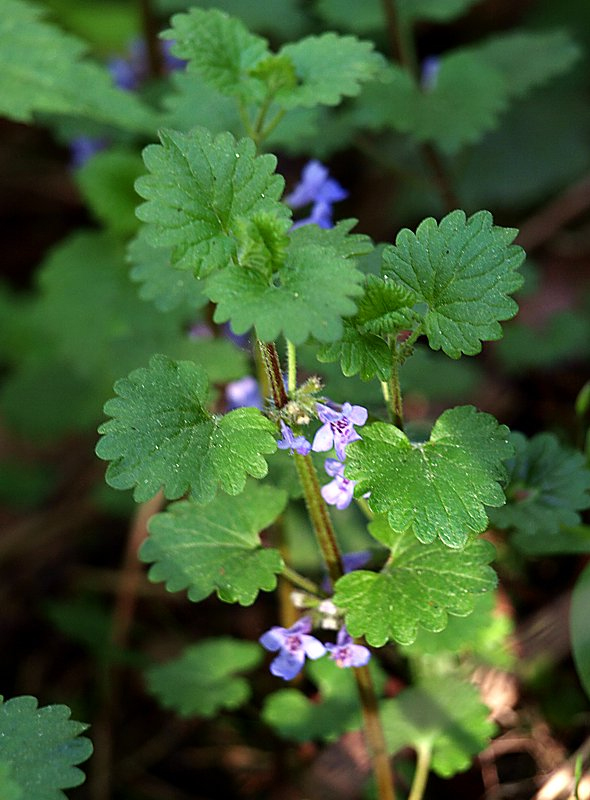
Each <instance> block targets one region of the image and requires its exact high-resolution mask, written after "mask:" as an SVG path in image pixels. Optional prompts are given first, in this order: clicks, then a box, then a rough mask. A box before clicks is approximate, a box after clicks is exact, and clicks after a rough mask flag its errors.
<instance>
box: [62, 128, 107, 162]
mask: <svg viewBox="0 0 590 800" xmlns="http://www.w3.org/2000/svg"><path fill="white" fill-rule="evenodd" d="M105 147H107V142H106V140H105V139H101V138H98V137H96V136H76V138H75V139H72V141H71V142H70V156H71V165H72V167H73V168H74V169H79V168H80V167H82V166H84V164H85V163H86V162H87V161H88V160H89V159H91V158H92V156H94V155H96V153H100V151H101V150H104V149H105Z"/></svg>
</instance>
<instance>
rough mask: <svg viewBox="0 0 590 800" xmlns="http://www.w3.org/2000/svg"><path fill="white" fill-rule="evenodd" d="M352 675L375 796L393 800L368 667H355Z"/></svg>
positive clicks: (390, 774)
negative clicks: (375, 786) (367, 748)
mask: <svg viewBox="0 0 590 800" xmlns="http://www.w3.org/2000/svg"><path fill="white" fill-rule="evenodd" d="M354 677H355V680H356V685H357V689H358V693H359V697H360V700H361V707H362V710H363V722H364V728H365V735H366V737H367V744H368V747H369V753H370V755H371V761H372V763H373V774H374V775H375V782H376V784H377V796H378V798H379V800H395V788H394V785H393V773H392V770H391V763H390V759H389V756H388V754H387V746H386V743H385V735H384V733H383V727H382V726H381V719H380V718H379V709H378V707H377V696H376V694H375V688H374V686H373V679H372V678H371V673H370V672H369V668H368V667H367V666H365V667H355V668H354Z"/></svg>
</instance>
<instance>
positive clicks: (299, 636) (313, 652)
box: [258, 617, 326, 681]
mask: <svg viewBox="0 0 590 800" xmlns="http://www.w3.org/2000/svg"><path fill="white" fill-rule="evenodd" d="M310 630H311V619H310V618H309V617H301V619H300V620H298V621H297V622H296V623H295V624H294V625H292V626H291V627H290V628H280V627H278V626H275V627H273V628H271V629H270V630H269V631H266V633H263V634H262V636H261V637H260V639H259V640H258V641H259V642H260V644H261V645H262V646H263V647H264V648H266V650H270V651H271V652H275V651H276V650H279V651H280V652H279V654H278V656H277V657H276V658H275V659H274V661H273V662H272V663H271V665H270V671H271V673H272V674H273V675H276V676H277V677H278V678H283V679H284V680H286V681H289V680H291V678H294V677H295V675H297V674H298V673H299V672H300V670H301V668H302V667H303V664H304V662H305V656H307V657H308V658H311V659H313V660H315V659H316V658H321V657H322V656H323V655H324V653H325V652H326V648H325V647H324V645H323V644H322V643H321V642H320V641H319V640H318V639H316V638H315V636H309V632H310Z"/></svg>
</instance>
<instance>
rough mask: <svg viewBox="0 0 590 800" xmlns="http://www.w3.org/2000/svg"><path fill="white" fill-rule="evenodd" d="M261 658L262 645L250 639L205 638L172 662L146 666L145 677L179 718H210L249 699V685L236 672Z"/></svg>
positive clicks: (154, 693)
mask: <svg viewBox="0 0 590 800" xmlns="http://www.w3.org/2000/svg"><path fill="white" fill-rule="evenodd" d="M261 660H262V648H261V647H260V646H259V645H258V644H254V643H253V642H241V641H238V640H235V639H230V638H229V637H220V638H217V639H206V640H205V641H203V642H199V644H196V645H192V646H191V647H187V648H186V649H185V650H184V652H183V653H182V655H180V656H179V657H178V658H176V659H174V660H173V661H168V662H167V663H166V664H160V665H156V666H153V667H150V668H149V669H148V670H147V671H146V673H145V677H146V682H147V685H148V689H149V691H150V692H151V693H152V694H153V695H155V697H156V698H157V699H158V701H159V703H160V705H162V706H163V707H164V708H169V709H172V711H175V712H176V713H177V714H180V716H182V717H194V716H198V717H213V716H215V715H216V714H217V713H218V712H219V711H221V710H222V709H235V708H239V707H240V706H241V705H243V704H244V703H245V702H246V701H247V700H248V699H249V697H250V685H249V683H248V681H247V680H246V679H245V678H242V677H239V676H238V675H237V674H236V673H240V672H247V671H249V670H251V669H252V668H253V667H256V666H257V665H258V664H259V662H260V661H261Z"/></svg>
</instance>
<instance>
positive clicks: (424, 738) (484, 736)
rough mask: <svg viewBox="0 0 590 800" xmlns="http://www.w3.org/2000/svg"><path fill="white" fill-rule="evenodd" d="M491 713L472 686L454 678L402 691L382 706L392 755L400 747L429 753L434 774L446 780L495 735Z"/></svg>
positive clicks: (451, 676)
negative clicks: (490, 717)
mask: <svg viewBox="0 0 590 800" xmlns="http://www.w3.org/2000/svg"><path fill="white" fill-rule="evenodd" d="M489 713H490V712H489V709H488V708H487V706H485V705H484V704H483V703H482V702H481V700H480V697H479V693H478V691H477V689H476V687H475V686H473V685H472V684H470V683H466V682H464V681H461V680H460V679H458V678H457V677H455V676H453V675H446V676H445V677H444V679H442V680H441V679H440V677H438V676H437V677H436V678H434V679H431V680H429V681H424V682H423V683H421V684H419V685H417V686H414V687H412V688H410V689H405V690H404V691H403V692H402V693H401V694H399V695H398V696H397V697H396V698H395V699H394V700H385V701H384V702H383V703H382V704H381V718H382V720H383V727H384V730H385V738H386V741H387V746H388V749H389V751H390V752H391V753H397V752H398V751H399V750H401V749H402V748H403V747H413V748H414V749H415V750H417V751H422V752H426V753H430V754H431V756H432V761H431V767H432V770H433V771H434V772H436V774H437V775H440V776H441V777H443V778H450V777H451V776H453V775H455V774H456V773H457V772H462V771H463V770H466V769H467V768H468V767H469V765H470V764H471V761H472V759H473V757H474V756H475V755H476V754H477V753H480V752H481V751H482V750H483V749H484V748H485V746H486V744H487V743H488V741H489V739H490V737H491V736H493V734H494V733H495V729H496V726H495V725H494V723H493V722H492V721H491V720H490V719H489Z"/></svg>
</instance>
